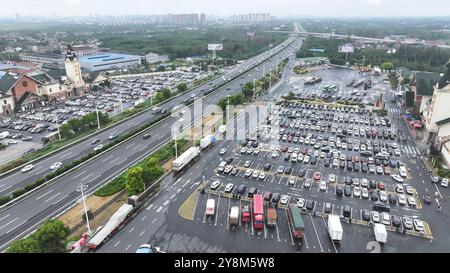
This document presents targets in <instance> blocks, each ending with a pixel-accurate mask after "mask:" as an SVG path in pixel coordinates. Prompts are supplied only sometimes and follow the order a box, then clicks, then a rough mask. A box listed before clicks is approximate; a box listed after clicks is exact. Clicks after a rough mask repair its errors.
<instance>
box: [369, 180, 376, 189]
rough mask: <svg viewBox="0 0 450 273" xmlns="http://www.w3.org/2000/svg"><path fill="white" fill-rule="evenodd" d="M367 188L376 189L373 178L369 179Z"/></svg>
mask: <svg viewBox="0 0 450 273" xmlns="http://www.w3.org/2000/svg"><path fill="white" fill-rule="evenodd" d="M369 188H371V189H376V188H377V182H376V181H375V180H374V179H370V181H369Z"/></svg>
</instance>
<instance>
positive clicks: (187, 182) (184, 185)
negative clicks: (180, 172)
mask: <svg viewBox="0 0 450 273" xmlns="http://www.w3.org/2000/svg"><path fill="white" fill-rule="evenodd" d="M189 182H191V179H188V180H187V181H186V183H184V184H183V186H182V187H183V188H184V187H186V185H187V184H189Z"/></svg>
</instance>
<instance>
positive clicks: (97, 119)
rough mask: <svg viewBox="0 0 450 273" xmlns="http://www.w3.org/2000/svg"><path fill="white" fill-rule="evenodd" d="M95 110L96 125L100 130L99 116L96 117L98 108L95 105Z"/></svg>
mask: <svg viewBox="0 0 450 273" xmlns="http://www.w3.org/2000/svg"><path fill="white" fill-rule="evenodd" d="M95 111H96V113H97V125H98V129H99V130H100V118H99V117H98V108H97V106H95Z"/></svg>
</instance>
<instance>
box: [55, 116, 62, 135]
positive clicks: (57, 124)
mask: <svg viewBox="0 0 450 273" xmlns="http://www.w3.org/2000/svg"><path fill="white" fill-rule="evenodd" d="M56 129H57V130H58V137H59V140H61V134H60V132H59V123H58V114H56Z"/></svg>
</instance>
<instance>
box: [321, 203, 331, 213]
mask: <svg viewBox="0 0 450 273" xmlns="http://www.w3.org/2000/svg"><path fill="white" fill-rule="evenodd" d="M332 210H333V205H331V203H330V202H327V203H325V207H324V208H323V212H325V213H331V211H332Z"/></svg>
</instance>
